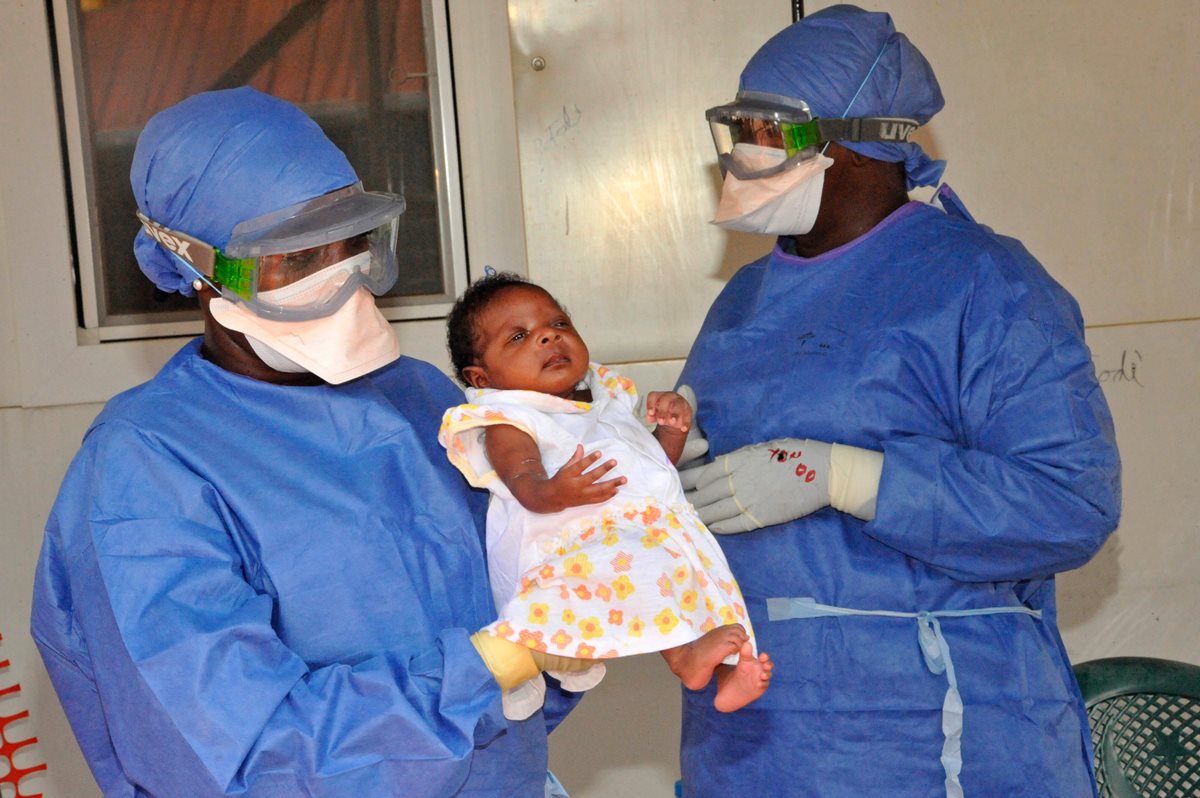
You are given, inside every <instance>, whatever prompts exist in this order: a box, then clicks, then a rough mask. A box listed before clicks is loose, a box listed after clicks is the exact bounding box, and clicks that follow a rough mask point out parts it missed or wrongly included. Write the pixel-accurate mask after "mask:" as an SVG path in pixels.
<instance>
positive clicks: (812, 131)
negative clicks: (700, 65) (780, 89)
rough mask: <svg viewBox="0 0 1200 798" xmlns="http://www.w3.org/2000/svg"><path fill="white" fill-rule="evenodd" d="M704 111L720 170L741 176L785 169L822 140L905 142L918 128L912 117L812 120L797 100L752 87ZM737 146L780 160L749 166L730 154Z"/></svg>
mask: <svg viewBox="0 0 1200 798" xmlns="http://www.w3.org/2000/svg"><path fill="white" fill-rule="evenodd" d="M704 115H705V116H706V117H707V118H708V125H709V127H710V128H711V130H712V136H713V143H714V144H716V146H717V158H718V160H719V162H720V164H721V169H722V171H724V172H733V174H734V175H735V176H736V177H737V178H738V179H740V180H751V179H754V178H759V177H767V176H768V175H773V174H777V173H778V172H782V171H783V170H784V169H789V168H791V167H792V166H794V165H795V164H796V163H797V162H799V161H804V160H807V159H809V158H812V157H813V156H814V155H816V154H817V148H818V147H819V146H820V145H822V144H824V143H826V142H830V141H889V142H896V143H900V142H906V141H908V137H909V136H910V135H911V134H912V132H913V131H914V130H916V129H917V127H918V123H917V120H915V119H906V118H904V117H884V116H862V117H850V118H844V119H825V118H820V117H817V118H814V117H813V115H812V112H811V111H809V109H808V104H807V103H805V102H803V101H802V100H794V99H792V98H790V97H783V96H781V95H777V94H765V93H762V92H753V91H743V92H738V95H737V99H735V100H734V101H733V102H731V103H727V104H726V105H718V106H717V107H716V108H709V109H708V110H707V111H705V113H704ZM738 144H754V145H757V146H760V147H773V148H777V149H779V150H781V151H782V154H783V155H784V158H783V159H782V160H781V162H780V163H778V164H775V165H773V166H770V167H767V168H765V169H759V170H748V169H746V168H745V166H744V165H742V164H739V163H738V162H737V160H736V159H735V158H734V157H733V155H732V153H733V148H734V147H735V146H736V145H738Z"/></svg>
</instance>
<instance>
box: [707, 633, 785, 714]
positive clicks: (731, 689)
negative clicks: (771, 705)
mask: <svg viewBox="0 0 1200 798" xmlns="http://www.w3.org/2000/svg"><path fill="white" fill-rule="evenodd" d="M774 667H775V663H773V662H771V658H770V657H769V656H767V654H766V652H763V653H760V654H759V655H758V657H757V658H755V656H754V650H753V649H752V648H751V647H750V641H749V640H747V641H746V642H745V643H743V644H742V650H741V658H740V659H739V660H738V664H737V665H722V666H721V667H720V668H718V669H717V697H716V698H714V699H713V706H714V707H716V708H717V709H718V710H719V711H721V712H733V711H735V710H738V709H741V708H742V707H744V706H746V705H747V704H749V703H750V702H751V701H754V700H756V699H757V698H758V697H759V696H761V695H762V694H763V693H765V692H766V691H767V686H768V685H769V684H770V683H771V671H772V670H773V669H774Z"/></svg>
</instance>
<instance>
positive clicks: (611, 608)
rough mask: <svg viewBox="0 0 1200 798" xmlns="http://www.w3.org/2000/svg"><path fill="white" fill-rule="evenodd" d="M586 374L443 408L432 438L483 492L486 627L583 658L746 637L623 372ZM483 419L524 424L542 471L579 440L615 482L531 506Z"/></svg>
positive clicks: (470, 394) (578, 678)
mask: <svg viewBox="0 0 1200 798" xmlns="http://www.w3.org/2000/svg"><path fill="white" fill-rule="evenodd" d="M586 383H587V386H588V387H589V388H590V389H591V393H592V398H593V401H592V402H590V403H589V402H573V401H570V400H567V399H561V398H559V397H557V396H552V395H550V394H544V393H538V392H536V391H498V390H492V389H482V390H476V389H468V390H467V398H468V400H470V403H469V404H464V405H459V406H458V407H454V408H451V409H450V410H447V411H446V414H445V416H444V417H443V419H442V428H441V431H440V433H439V436H438V438H439V440H440V441H441V443H442V445H444V446H445V447H446V450H447V453H448V454H449V457H450V460H451V462H453V463H454V465H455V466H457V467H458V468H459V470H460V471H462V473H463V474H464V475H465V476H466V478H467V480H468V481H469V482H470V483H471V484H472V485H474V486H476V487H484V488H487V489H488V490H489V491H491V493H492V501H491V504H490V506H489V508H488V518H487V549H488V566H489V572H490V576H491V584H492V593H493V596H494V597H495V601H496V607H497V608H498V609H499V619H498V620H497V621H496V622H495V623H493V624H491V625H490V626H489V627H488V631H490V632H491V633H493V634H495V635H498V636H500V637H504V638H506V639H508V640H511V641H513V642H516V643H521V644H524V645H526V646H529V647H530V648H533V649H536V650H539V651H546V652H550V653H553V654H559V655H562V656H567V657H575V658H579V659H596V660H604V659H610V658H613V657H624V656H629V655H633V654H643V653H646V652H650V651H661V650H663V649H667V648H673V647H675V646H680V645H684V644H686V643H689V642H691V641H692V640H695V639H696V638H698V637H700V636H701V635H703V634H704V633H705V632H708V631H709V630H711V629H713V628H715V627H717V626H721V625H724V624H732V623H740V624H742V625H743V626H744V627H746V630H747V631H748V632H750V634H751V640H752V641H753V630H752V629H751V628H750V620H749V618H748V617H747V615H746V609H745V604H744V601H743V599H742V594H741V591H740V590H739V589H738V586H737V583H736V582H735V581H734V578H733V575H732V574H731V573H730V571H729V566H728V564H727V563H726V562H725V556H724V555H723V554H722V552H721V549H720V546H718V544H717V542H716V540H715V539H714V538H713V537H712V534H711V533H710V532H709V531H708V530H707V529H706V528H705V527H704V525H703V523H701V521H700V519H699V518H698V517H697V516H696V514H695V512H694V511H693V510H692V508H691V506H690V505H689V504H688V503H687V501H686V500H685V499H684V497H683V488H682V486H681V485H680V483H679V475H678V473H677V472H676V470H675V467H674V466H673V465H672V464H671V462H670V460H668V459H667V456H666V453H665V452H663V450H662V447H661V446H660V445H659V443H658V441H657V440H655V438H654V436H653V435H651V434H650V432H649V431H648V430H647V429H646V428H645V426H643V425H642V423H641V422H640V421H639V420H638V418H637V417H636V416H635V411H634V408H635V407H636V405H637V391H636V390H635V388H634V386H633V383H632V382H631V381H630V380H628V379H626V378H624V377H621V376H620V375H618V374H617V373H616V372H615V371H613V370H612V369H609V368H606V367H604V366H599V365H597V364H595V363H593V364H591V367H590V369H589V373H588V376H587V378H586ZM493 424H507V425H511V426H514V427H517V428H518V429H520V430H522V431H524V432H526V433H527V434H528V435H530V437H532V438H533V439H534V441H535V442H536V443H537V445H538V449H539V451H540V453H541V457H542V464H543V466H544V467H545V470H546V473H547V474H551V475H552V474H554V473H556V472H557V471H558V470H559V469H560V468H562V466H563V465H564V464H565V463H566V462H567V461H568V460H569V459H570V457H571V455H572V454H573V453H574V451H575V447H576V446H577V445H578V444H580V443H582V444H583V446H584V451H585V452H586V453H591V452H594V451H600V452H601V453H602V457H603V459H604V460H610V459H613V460H616V461H617V466H616V468H614V469H613V470H612V471H610V472H609V473H608V474H607V475H606V476H605V477H604V478H605V479H615V478H616V477H618V476H624V477H626V478H627V482H626V483H625V485H623V486H622V487H621V489H620V490H619V491H618V493H617V495H616V497H614V498H613V499H611V500H610V501H608V502H606V503H604V504H599V505H595V504H594V505H587V506H583V507H571V508H568V509H566V510H563V511H562V512H559V513H547V514H541V513H534V512H530V511H529V510H526V509H525V508H524V507H522V506H521V504H520V503H519V502H518V501H517V500H516V499H515V498H514V497H513V495H512V493H510V492H509V490H508V488H507V487H506V486H505V485H504V482H503V481H502V480H500V479H499V477H498V476H497V474H496V472H495V470H494V469H493V468H492V467H491V464H490V463H489V462H488V459H487V454H486V451H485V447H484V443H483V433H484V430H485V429H486V428H487V427H489V426H491V425H493ZM756 650H757V649H756ZM730 661H731V662H733V661H736V657H731V658H730ZM553 675H555V676H558V677H559V678H562V679H563V683H564V687H567V689H573V690H580V689H586V688H587V687H590V686H592V685H594V684H595V683H596V682H598V681H599V679H600V676H602V675H603V665H600V664H598V665H597V666H595V667H593V669H592V670H591V671H590V672H587V673H585V674H582V675H580V674H571V675H566V674H553ZM527 684H529V685H530V687H528V688H526V691H525V694H524V695H523V696H517V695H511V696H506V697H505V699H506V704H505V707H506V713H508V712H509V711H510V710H511V711H513V712H514V713H520V712H525V714H528V712H532V711H533V710H534V709H536V708H537V706H540V704H541V695H542V692H543V691H544V684H543V683H542V680H540V679H534V680H532V682H530V683H527ZM518 690H520V688H518ZM529 691H533V692H535V693H536V695H530V694H529ZM530 704H532V707H531V706H529V705H530ZM526 710H527V711H526ZM511 716H512V715H510V717H511Z"/></svg>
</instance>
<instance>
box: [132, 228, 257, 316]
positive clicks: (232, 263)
mask: <svg viewBox="0 0 1200 798" xmlns="http://www.w3.org/2000/svg"><path fill="white" fill-rule="evenodd" d="M136 214H137V218H138V221H139V222H141V223H142V230H144V231H145V233H146V235H148V236H150V237H151V238H153V239H154V240H155V241H157V242H158V243H159V244H160V245H161V246H162V247H163V248H164V249H166V250H167V251H168V252H170V253H171V254H172V255H174V256H175V257H177V258H179V259H180V260H181V261H183V262H184V263H186V264H188V265H189V266H191V267H192V269H194V270H195V271H196V273H197V274H199V275H200V276H201V277H202V278H203V279H204V280H205V282H207V283H208V284H209V285H211V286H212V287H213V288H214V289H216V290H218V291H220V289H221V287H223V288H225V289H227V290H229V291H231V292H233V293H234V294H236V295H237V296H240V297H242V298H245V299H249V298H250V297H251V296H252V295H253V293H254V288H255V286H254V280H255V271H256V269H255V266H256V263H255V259H254V258H227V257H225V255H223V254H222V253H221V251H220V250H219V249H217V248H216V247H214V246H213V245H211V244H209V243H207V242H205V241H201V240H200V239H199V238H196V237H195V236H192V235H188V234H187V233H182V232H180V231H178V230H172V229H171V228H169V227H166V226H165V225H161V224H159V223H158V222H156V221H154V220H153V219H151V218H150V217H148V216H146V215H145V214H144V213H142V212H141V211H136Z"/></svg>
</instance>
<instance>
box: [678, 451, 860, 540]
mask: <svg viewBox="0 0 1200 798" xmlns="http://www.w3.org/2000/svg"><path fill="white" fill-rule="evenodd" d="M882 470H883V454H882V453H880V452H872V451H870V450H867V449H860V448H858V447H856V446H842V445H840V444H830V443H825V442H823V441H814V440H808V439H800V438H779V439H777V440H773V441H767V442H766V443H759V444H755V445H752V446H744V447H742V448H741V449H738V450H736V451H734V452H730V453H729V454H726V455H722V456H721V457H718V458H717V459H716V460H714V461H713V462H711V463H709V464H708V465H706V466H702V467H700V468H697V469H688V470H687V471H686V472H681V473H680V479H681V481H683V483H684V485H683V486H684V493H685V496H687V498H688V500H689V501H690V502H691V503H692V505H693V506H694V507H695V508H696V512H697V513H698V514H699V516H700V520H701V521H703V522H704V523H705V525H706V526H708V528H709V530H710V531H712V532H714V533H716V534H719V535H728V534H734V533H738V532H748V531H750V530H752V529H760V528H762V527H764V526H771V525H774V524H781V523H784V522H786V521H792V520H795V519H797V518H803V517H804V516H806V515H809V514H810V513H814V512H816V511H817V510H820V509H823V508H825V507H828V506H830V505H832V506H833V507H834V508H835V509H838V510H841V511H843V512H850V513H852V514H854V515H856V516H857V517H860V518H863V519H864V520H870V518H873V517H874V515H875V498H876V496H877V495H878V493H879V479H880V476H881V474H882Z"/></svg>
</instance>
